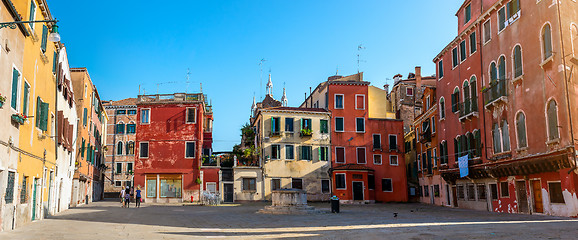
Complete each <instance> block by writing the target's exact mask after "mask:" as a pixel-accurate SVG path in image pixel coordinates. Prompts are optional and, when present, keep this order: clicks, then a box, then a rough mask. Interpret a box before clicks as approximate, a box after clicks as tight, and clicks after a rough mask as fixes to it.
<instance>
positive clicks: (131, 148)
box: [126, 141, 134, 155]
mask: <svg viewBox="0 0 578 240" xmlns="http://www.w3.org/2000/svg"><path fill="white" fill-rule="evenodd" d="M126 155H134V142H133V141H130V142H127V143H126Z"/></svg>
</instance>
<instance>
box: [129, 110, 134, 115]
mask: <svg viewBox="0 0 578 240" xmlns="http://www.w3.org/2000/svg"><path fill="white" fill-rule="evenodd" d="M128 115H136V110H134V109H132V110H128Z"/></svg>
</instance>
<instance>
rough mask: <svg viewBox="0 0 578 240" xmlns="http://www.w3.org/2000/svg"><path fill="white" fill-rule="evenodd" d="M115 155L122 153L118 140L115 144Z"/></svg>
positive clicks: (120, 143)
mask: <svg viewBox="0 0 578 240" xmlns="http://www.w3.org/2000/svg"><path fill="white" fill-rule="evenodd" d="M116 155H122V142H118V144H117V147H116Z"/></svg>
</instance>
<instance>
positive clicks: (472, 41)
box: [470, 32, 478, 54]
mask: <svg viewBox="0 0 578 240" xmlns="http://www.w3.org/2000/svg"><path fill="white" fill-rule="evenodd" d="M477 47H478V45H477V42H476V32H473V33H472V34H470V54H473V53H475V52H476V50H477Z"/></svg>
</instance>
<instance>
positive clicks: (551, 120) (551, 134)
mask: <svg viewBox="0 0 578 240" xmlns="http://www.w3.org/2000/svg"><path fill="white" fill-rule="evenodd" d="M546 111H547V112H546V114H547V115H548V140H555V139H558V138H560V134H559V132H558V106H557V105H556V101H554V100H552V101H550V102H549V103H548V109H547V110H546Z"/></svg>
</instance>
